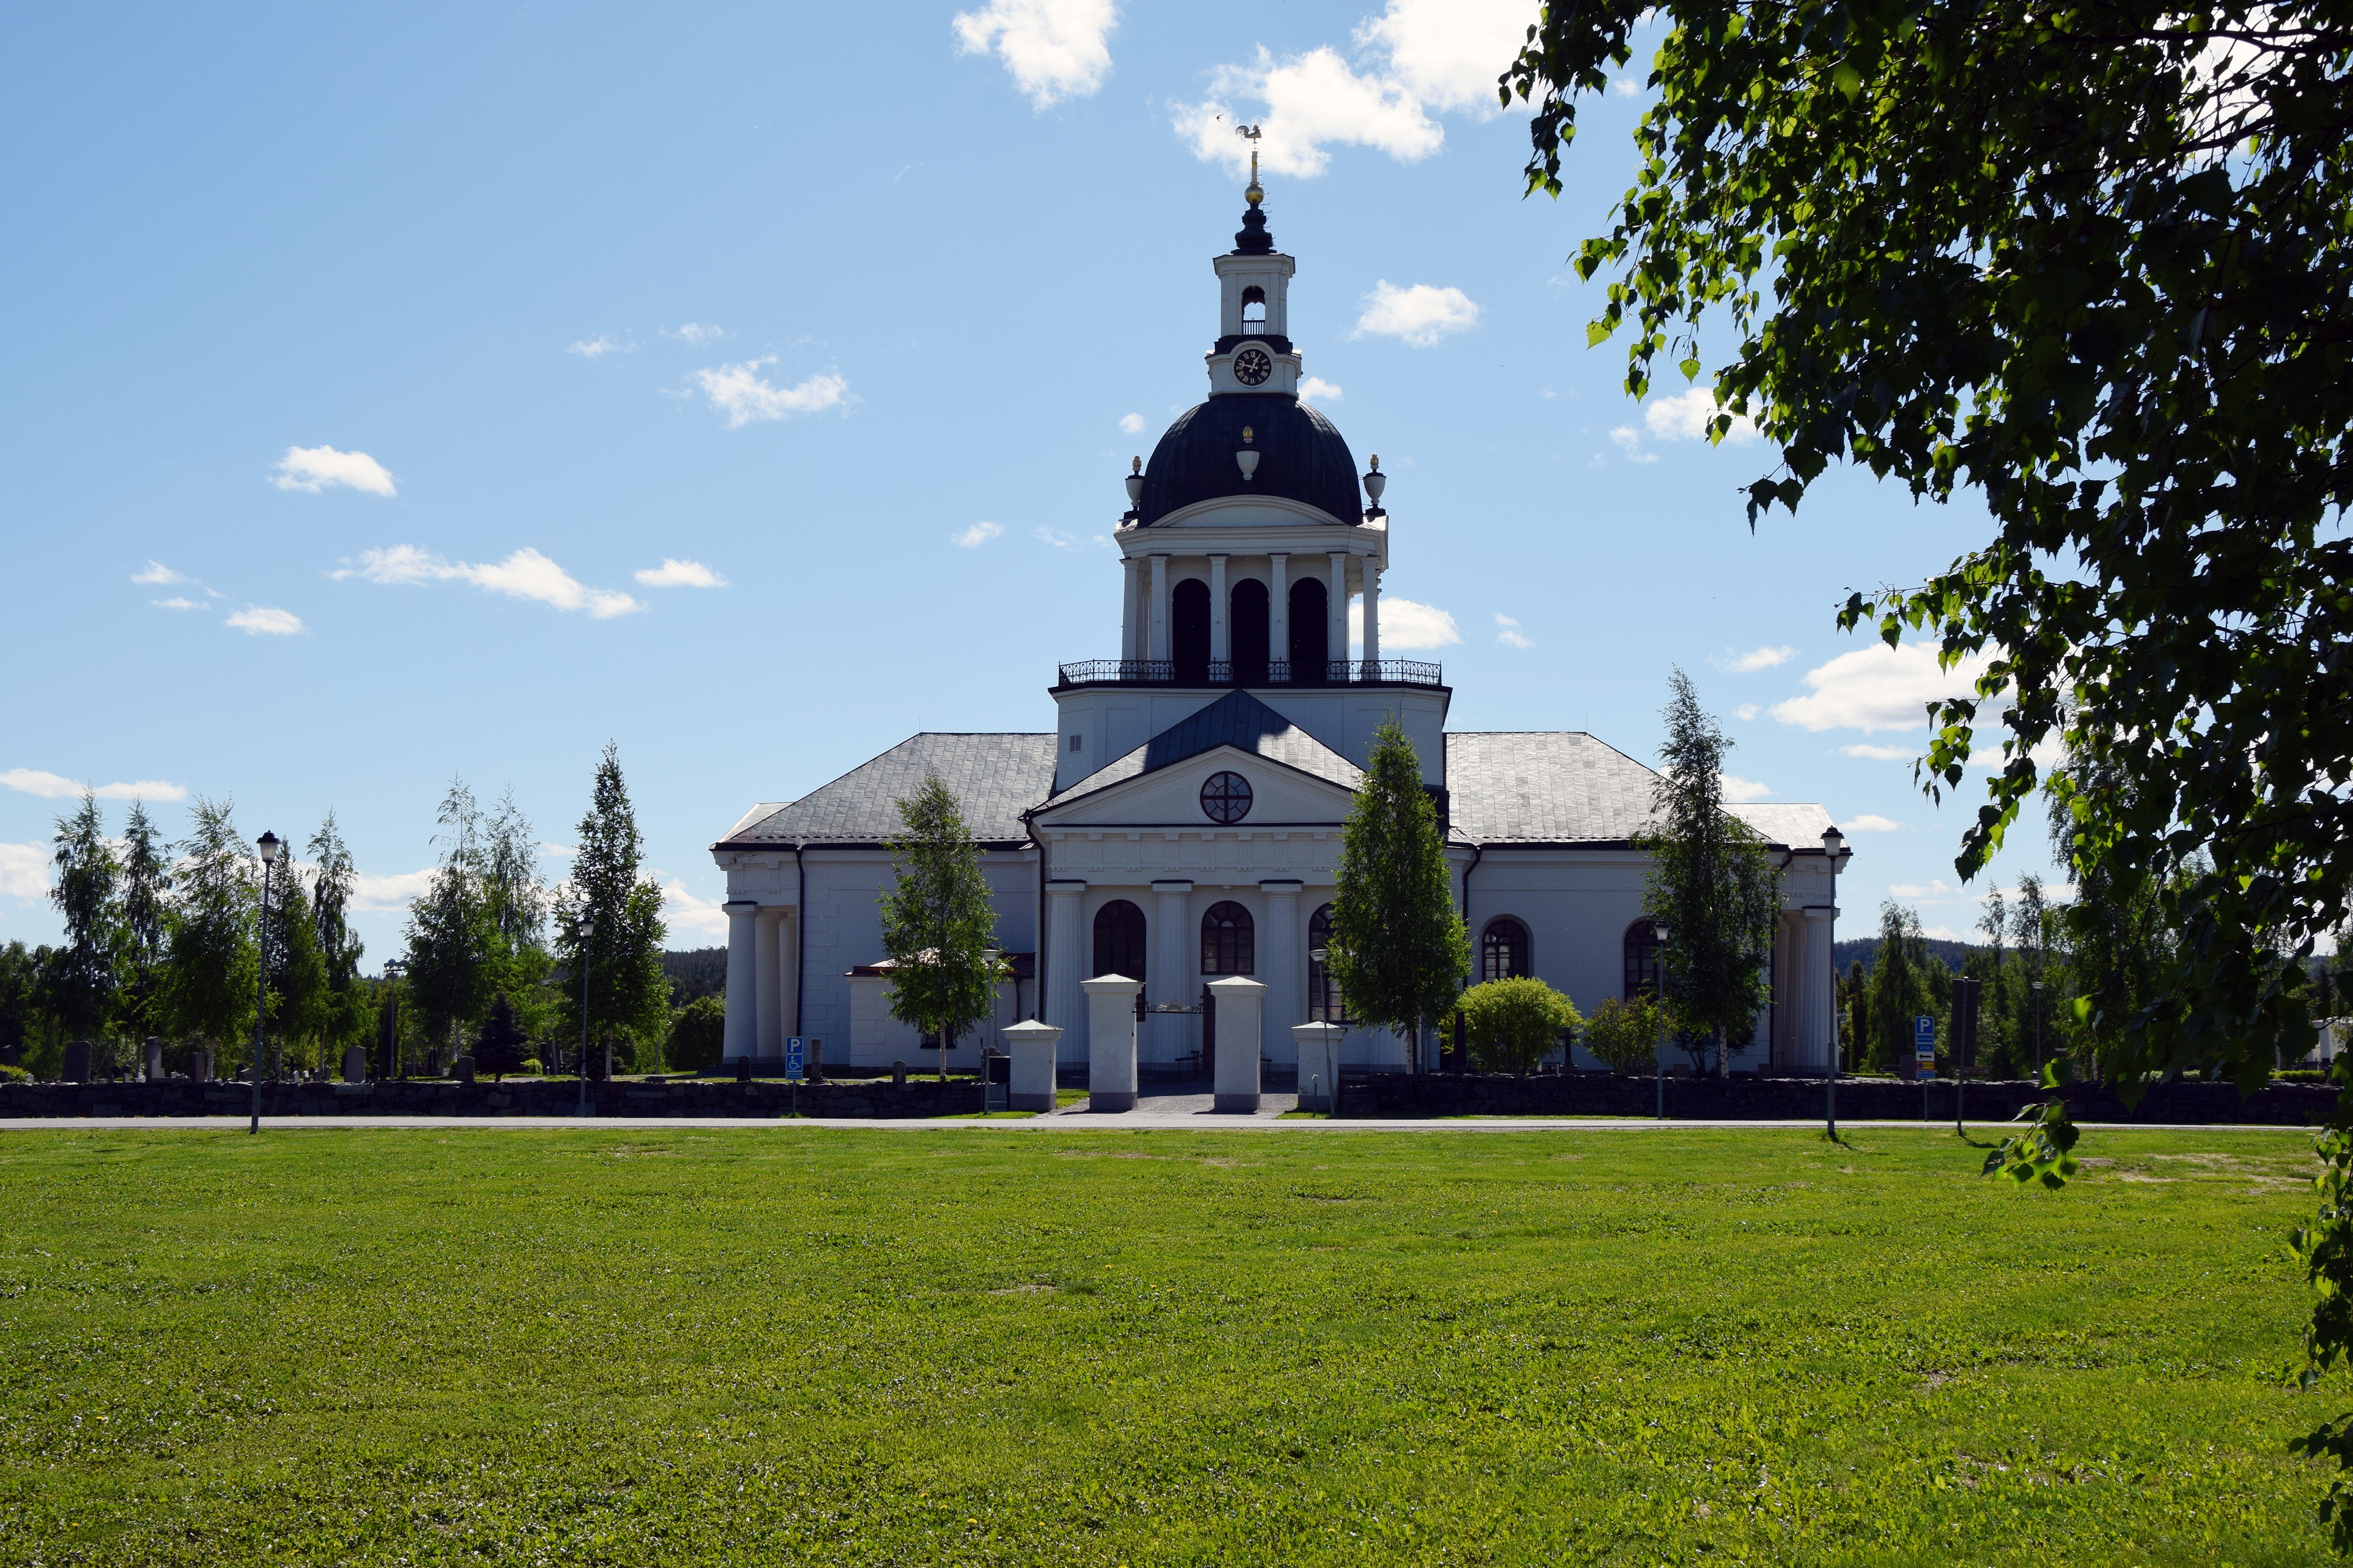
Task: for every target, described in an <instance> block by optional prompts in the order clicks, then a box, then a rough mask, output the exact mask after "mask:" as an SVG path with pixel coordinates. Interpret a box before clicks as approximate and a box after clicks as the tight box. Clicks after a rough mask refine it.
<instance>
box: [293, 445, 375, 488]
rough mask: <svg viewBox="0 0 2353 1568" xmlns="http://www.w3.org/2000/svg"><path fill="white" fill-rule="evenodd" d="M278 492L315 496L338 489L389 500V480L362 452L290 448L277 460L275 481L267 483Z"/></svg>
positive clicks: (331, 448)
mask: <svg viewBox="0 0 2353 1568" xmlns="http://www.w3.org/2000/svg"><path fill="white" fill-rule="evenodd" d="M269 482H270V483H272V484H274V485H276V486H277V487H278V488H279V489H281V490H308V491H310V492H311V494H313V495H316V494H317V493H318V492H319V491H321V490H322V489H331V488H332V487H333V486H336V485H341V486H343V488H344V489H353V490H365V491H367V492H368V493H369V494H370V495H378V496H390V495H393V494H394V493H396V492H395V491H394V489H393V488H392V476H391V475H390V474H388V473H385V471H384V465H383V464H382V463H379V462H377V461H376V460H375V458H371V457H369V456H368V455H367V454H366V453H365V452H338V451H336V450H335V449H334V448H333V447H287V448H286V455H285V456H284V457H282V458H279V459H278V477H277V478H276V479H272V480H270V481H269Z"/></svg>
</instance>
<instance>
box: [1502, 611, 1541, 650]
mask: <svg viewBox="0 0 2353 1568" xmlns="http://www.w3.org/2000/svg"><path fill="white" fill-rule="evenodd" d="M1495 625H1496V626H1497V627H1498V628H1499V629H1498V630H1497V631H1496V633H1495V640H1496V641H1497V642H1499V643H1502V644H1503V645H1504V647H1535V646H1536V645H1535V644H1534V643H1532V642H1530V641H1529V640H1528V639H1527V636H1526V634H1525V633H1524V632H1522V631H1521V630H1520V623H1519V622H1517V621H1515V620H1514V619H1512V617H1511V616H1506V615H1502V614H1498V615H1497V616H1495Z"/></svg>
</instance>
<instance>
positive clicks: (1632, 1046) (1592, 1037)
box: [1585, 996, 1663, 1072]
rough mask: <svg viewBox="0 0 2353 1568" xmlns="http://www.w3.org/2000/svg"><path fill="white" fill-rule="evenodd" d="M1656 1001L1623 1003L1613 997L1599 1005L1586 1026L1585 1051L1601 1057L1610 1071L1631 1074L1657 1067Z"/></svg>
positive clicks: (1658, 1022)
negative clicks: (1642, 1069) (1590, 1021)
mask: <svg viewBox="0 0 2353 1568" xmlns="http://www.w3.org/2000/svg"><path fill="white" fill-rule="evenodd" d="M1662 1026H1663V1025H1662V1020H1661V1018H1660V1016H1659V1004H1658V999H1657V998H1656V997H1652V996H1637V997H1635V998H1634V999H1633V1000H1632V1001H1631V1002H1622V1001H1620V1000H1619V999H1618V998H1617V997H1615V996H1612V997H1611V998H1609V1001H1607V1002H1604V1003H1603V1004H1601V1005H1600V1007H1599V1009H1598V1010H1597V1011H1596V1012H1595V1013H1594V1015H1593V1022H1592V1023H1590V1024H1588V1026H1586V1030H1585V1048H1586V1049H1587V1050H1588V1051H1591V1052H1592V1053H1593V1054H1594V1055H1595V1056H1597V1057H1599V1058H1601V1061H1602V1063H1603V1065H1604V1066H1606V1067H1608V1068H1609V1070H1610V1071H1611V1072H1633V1071H1636V1070H1637V1069H1641V1068H1652V1067H1655V1066H1657V1065H1658V1059H1659V1058H1658V1048H1659V1031H1660V1029H1661V1028H1662Z"/></svg>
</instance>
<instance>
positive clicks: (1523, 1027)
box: [1457, 979, 1585, 1072]
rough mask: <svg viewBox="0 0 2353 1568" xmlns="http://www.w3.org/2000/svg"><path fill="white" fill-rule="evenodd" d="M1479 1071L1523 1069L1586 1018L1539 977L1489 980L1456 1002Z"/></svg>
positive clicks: (1546, 1052)
mask: <svg viewBox="0 0 2353 1568" xmlns="http://www.w3.org/2000/svg"><path fill="white" fill-rule="evenodd" d="M1457 1005H1459V1006H1460V1007H1461V1010H1462V1018H1463V1022H1464V1024H1465V1026H1466V1027H1467V1032H1468V1033H1469V1035H1470V1037H1471V1060H1472V1065H1473V1066H1475V1067H1476V1068H1478V1069H1479V1070H1480V1071H1481V1072H1526V1071H1527V1070H1528V1069H1529V1068H1533V1067H1535V1065H1536V1063H1537V1062H1539V1061H1541V1060H1543V1059H1544V1058H1545V1057H1546V1055H1548V1054H1549V1053H1550V1052H1551V1051H1552V1050H1553V1049H1554V1048H1555V1047H1557V1046H1559V1045H1560V1043H1561V1036H1562V1035H1563V1034H1564V1033H1566V1032H1568V1031H1571V1030H1574V1029H1576V1028H1577V1026H1579V1025H1581V1024H1583V1023H1584V1022H1585V1020H1584V1019H1582V1018H1580V1017H1578V1016H1577V1005H1576V1004H1574V1003H1572V1002H1571V1001H1569V999H1568V998H1567V997H1566V996H1564V995H1562V994H1560V993H1559V992H1557V991H1556V990H1554V989H1553V988H1552V987H1551V986H1549V985H1547V984H1545V983H1544V982H1543V981H1541V980H1527V979H1522V980H1490V981H1488V982H1487V983H1486V984H1483V985H1473V986H1472V987H1471V989H1470V990H1468V991H1465V992H1464V993H1463V994H1462V1000H1461V1002H1460V1003H1459V1004H1457Z"/></svg>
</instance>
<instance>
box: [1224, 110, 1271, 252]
mask: <svg viewBox="0 0 2353 1568" xmlns="http://www.w3.org/2000/svg"><path fill="white" fill-rule="evenodd" d="M1263 130H1264V127H1262V126H1257V125H1237V126H1235V127H1234V133H1235V134H1236V135H1238V136H1240V137H1242V138H1244V139H1246V140H1247V141H1248V142H1250V188H1249V189H1248V190H1246V191H1244V192H1242V199H1243V200H1244V201H1246V202H1248V203H1249V204H1250V205H1248V206H1246V207H1244V208H1243V209H1242V226H1241V229H1240V232H1238V233H1237V234H1236V235H1235V236H1234V251H1233V253H1234V254H1235V255H1236V256H1271V255H1273V254H1274V236H1272V235H1271V234H1269V233H1267V232H1266V214H1264V213H1262V212H1261V211H1260V210H1259V203H1261V202H1262V201H1264V200H1266V192H1264V191H1263V190H1261V189H1260V188H1259V183H1258V139H1259V137H1260V135H1261V132H1263Z"/></svg>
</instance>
